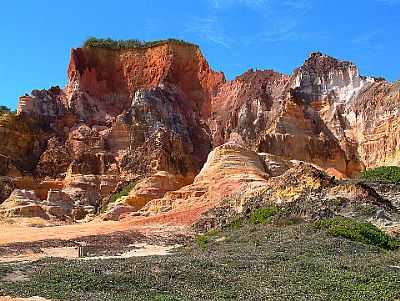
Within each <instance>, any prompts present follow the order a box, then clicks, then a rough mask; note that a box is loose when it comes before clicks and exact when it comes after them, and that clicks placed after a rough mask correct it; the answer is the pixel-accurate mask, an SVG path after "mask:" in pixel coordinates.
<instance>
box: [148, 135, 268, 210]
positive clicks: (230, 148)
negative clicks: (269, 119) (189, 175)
mask: <svg viewBox="0 0 400 301" xmlns="http://www.w3.org/2000/svg"><path fill="white" fill-rule="evenodd" d="M268 177H269V175H268V174H267V173H266V172H265V169H264V164H263V162H262V160H261V159H260V157H259V156H258V155H257V154H256V153H255V152H253V151H251V150H249V149H247V148H245V147H243V146H242V145H240V144H237V143H226V144H224V145H221V146H219V147H217V148H215V149H214V150H213V151H212V152H211V153H210V154H209V156H208V159H207V162H206V164H205V165H204V167H203V168H202V170H201V172H200V173H199V174H198V175H197V176H196V178H195V179H194V182H193V184H191V185H188V186H185V187H183V188H181V189H179V190H176V191H171V192H167V193H166V194H165V196H164V197H163V198H161V199H155V200H152V201H151V202H149V203H148V204H147V205H146V206H145V207H144V208H143V209H142V210H141V211H142V213H143V214H144V215H148V214H155V213H161V212H166V211H169V210H173V209H177V208H182V207H188V206H189V207H190V206H193V207H196V206H204V208H207V207H208V208H210V207H212V206H214V205H215V204H217V203H219V202H221V201H222V200H224V199H225V198H228V197H230V196H232V195H235V194H238V193H240V192H242V191H243V190H245V189H253V188H255V187H258V186H261V185H263V184H264V183H265V182H266V179H267V178H268ZM204 208H203V209H204ZM196 214H198V212H197V213H196Z"/></svg>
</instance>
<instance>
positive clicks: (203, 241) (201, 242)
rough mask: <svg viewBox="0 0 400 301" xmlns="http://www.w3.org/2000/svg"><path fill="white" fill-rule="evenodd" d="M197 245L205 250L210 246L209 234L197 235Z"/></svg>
mask: <svg viewBox="0 0 400 301" xmlns="http://www.w3.org/2000/svg"><path fill="white" fill-rule="evenodd" d="M196 245H197V246H198V247H199V248H200V249H202V250H205V249H207V246H208V237H207V235H202V234H201V235H197V236H196Z"/></svg>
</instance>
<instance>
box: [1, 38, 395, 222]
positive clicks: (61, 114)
mask: <svg viewBox="0 0 400 301" xmlns="http://www.w3.org/2000/svg"><path fill="white" fill-rule="evenodd" d="M399 103H400V85H399V83H394V84H391V83H389V82H387V81H385V80H383V79H377V78H370V77H364V76H361V75H360V73H359V70H358V68H357V67H356V66H355V65H354V64H352V63H350V62H346V61H340V60H337V59H335V58H332V57H329V56H327V55H324V54H321V53H318V52H317V53H312V54H311V55H310V56H309V58H308V59H307V60H306V61H305V62H304V64H303V65H302V66H300V67H299V68H297V69H296V70H294V72H293V74H291V75H285V74H281V73H278V72H275V71H272V70H255V71H254V70H249V71H247V72H245V73H244V74H243V75H240V76H238V77H237V78H236V79H234V80H232V81H226V80H225V77H224V75H223V73H220V72H215V71H213V70H212V69H211V68H210V66H209V65H208V63H207V61H206V59H205V58H204V56H203V55H202V53H201V51H200V49H199V48H198V47H197V46H195V45H192V44H188V43H177V42H174V41H166V42H161V43H157V44H151V45H149V46H148V47H147V46H146V47H139V48H132V49H119V50H116V49H103V48H93V47H83V48H77V49H72V51H71V59H70V64H69V67H68V83H67V85H66V87H65V88H63V89H62V88H59V87H53V88H50V89H49V90H34V91H32V93H31V94H30V95H25V96H22V97H21V98H20V101H19V105H18V110H17V114H16V115H13V114H6V115H1V116H0V139H1V140H2V144H1V145H0V176H1V177H2V181H1V182H0V185H1V187H0V197H1V198H0V202H2V201H4V200H6V199H9V198H10V197H11V196H13V194H12V190H13V189H19V190H18V191H33V192H32V193H34V195H35V196H36V198H37V199H36V198H33V199H32V200H31V201H32V202H31V203H32V204H34V205H35V206H39V207H40V206H50V205H43V204H42V202H45V201H46V200H48V198H50V199H51V200H52V202H53V203H54V202H56V203H57V202H58V201H57V198H58V199H59V201H60V202H61V203H63V202H65V203H66V204H67V203H68V202H69V201H68V200H71V201H72V203H73V206H72V207H71V208H72V209H71V210H70V211H71V212H70V211H68V212H67V213H66V214H61V213H60V212H58V211H57V210H58V209H54V210H55V211H52V213H49V211H48V210H47V209H43V208H42V207H41V208H42V209H43V211H44V214H45V215H47V216H51V217H53V216H56V217H57V216H58V217H60V218H61V216H69V217H71V219H76V217H77V216H85V215H90V214H93V213H97V212H98V211H99V209H100V207H102V206H103V205H104V204H105V203H107V200H108V199H109V197H110V195H111V194H112V193H113V192H114V191H115V190H116V188H117V187H118V185H121V183H125V182H127V181H128V182H129V181H131V180H132V179H135V181H137V184H136V185H135V186H134V188H133V189H132V190H131V191H130V192H129V194H128V195H127V196H125V198H124V199H121V200H118V202H117V203H116V204H115V206H114V205H113V206H111V207H110V208H109V209H110V210H114V211H113V212H114V213H115V214H112V215H110V219H117V218H118V216H119V215H120V214H125V213H128V212H131V211H138V210H141V209H142V210H141V211H140V212H142V213H143V214H153V213H157V212H163V211H165V210H171V209H174V208H177V207H178V206H179V204H182V205H183V206H189V205H190V204H194V203H196V202H199V203H201V204H204V206H205V207H207V206H209V204H216V203H218V202H220V201H221V200H222V199H224V198H226V197H229V196H230V195H231V194H235V193H236V192H239V191H241V190H242V189H245V188H244V187H250V188H251V189H253V188H252V185H255V186H257V185H258V184H260V185H263V184H262V183H264V182H265V180H266V179H267V178H268V177H270V176H272V177H278V176H280V175H282V174H283V173H284V172H285V171H286V170H287V169H288V168H291V167H293V166H294V165H293V164H295V163H294V162H295V161H296V160H297V161H304V162H308V163H311V164H313V165H314V166H316V167H318V169H321V170H324V171H327V172H328V173H330V174H332V175H335V176H336V177H352V176H355V175H356V174H357V173H359V172H360V171H362V170H364V169H365V168H371V167H375V166H378V165H383V164H397V163H398V161H399V160H400V155H399V154H400V152H399V151H400V142H399V141H400V137H399V135H400V134H399V133H400V132H399V130H398V120H399V114H400V112H399V111H398V106H399ZM257 154H260V155H257ZM207 158H208V160H207ZM293 160H294V161H293ZM206 162H207V163H206ZM205 163H206V165H204V164H205ZM3 179H4V180H3ZM246 189H247V188H246ZM53 191H59V192H60V193H59V194H58V193H54V192H53ZM10 194H11V196H10ZM25 194H26V193H25ZM25 194H24V197H20V195H21V193H20V194H18V193H17V194H16V195H14V196H13V197H12V198H13V199H14V200H15V199H29V198H28V196H26V197H25ZM18 202H19V201H18ZM18 202H14V201H11V202H10V201H6V202H5V204H6V205H4V206H7V208H8V209H7V210H9V209H10V208H11V207H10V206H11V205H10V204H15V206H16V207H20V206H22V205H18V204H19V203H18ZM17 203H18V204H17ZM7 204H8V205H7ZM24 206H25V205H24ZM190 206H191V205H190ZM50 207H51V206H50ZM61 207H62V206H61ZM116 208H117V209H116ZM38 210H39V209H38ZM73 210H77V212H74V213H73V212H72V211H73ZM39 211H40V210H39ZM39 211H38V212H39ZM56 211H57V212H58V213H57V214H56V213H55V212H56ZM78 211H79V212H78ZM21 212H25V211H21ZM53 213H54V214H53ZM29 214H30V213H29ZM45 215H43V216H45Z"/></svg>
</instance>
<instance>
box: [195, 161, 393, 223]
mask: <svg viewBox="0 0 400 301" xmlns="http://www.w3.org/2000/svg"><path fill="white" fill-rule="evenodd" d="M271 206H273V207H279V208H281V210H282V211H281V213H280V218H281V219H282V220H284V219H287V220H292V221H295V220H298V221H299V220H301V221H306V222H310V221H315V220H318V219H322V218H329V217H334V216H337V215H339V216H346V217H355V218H359V219H363V220H368V221H371V222H373V223H374V224H376V225H377V226H379V227H381V228H383V229H386V228H388V227H390V226H391V225H393V223H395V222H398V221H399V218H400V216H399V213H398V211H397V210H396V209H395V207H394V206H393V204H392V203H391V202H390V201H388V200H385V199H383V198H382V197H381V196H380V195H378V194H377V193H376V192H375V190H373V189H372V188H370V187H369V186H367V185H364V184H359V183H351V182H340V181H336V180H335V179H334V178H332V177H330V176H328V175H327V174H325V173H324V172H323V171H321V170H318V169H316V168H314V167H313V166H311V165H310V164H307V163H298V164H294V165H293V167H292V168H290V169H288V170H287V171H286V172H285V173H283V174H282V175H280V176H277V177H271V178H270V179H268V180H267V181H265V183H264V185H262V186H260V187H258V188H254V189H248V190H245V191H243V193H242V194H240V195H236V196H233V197H231V198H227V199H225V200H224V201H223V202H220V203H219V204H218V205H216V206H215V207H213V208H211V209H210V210H208V211H206V212H204V213H203V214H202V216H201V217H200V218H199V219H198V221H197V222H196V224H195V227H197V228H198V229H201V230H203V231H204V230H208V229H210V228H215V227H221V226H225V225H227V224H229V223H231V222H232V221H234V220H237V219H238V218H243V217H248V214H249V213H250V212H254V210H256V209H258V208H265V207H271ZM388 229H389V228H388Z"/></svg>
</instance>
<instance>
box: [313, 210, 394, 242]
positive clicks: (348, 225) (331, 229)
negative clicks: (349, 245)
mask: <svg viewBox="0 0 400 301" xmlns="http://www.w3.org/2000/svg"><path fill="white" fill-rule="evenodd" d="M314 227H315V228H316V229H326V230H327V231H328V233H329V234H330V235H333V236H336V237H344V238H347V239H350V240H353V241H358V242H362V243H366V244H370V245H374V246H378V247H381V248H384V249H388V250H395V249H397V248H398V247H399V246H400V242H399V241H398V240H396V239H393V238H391V237H389V236H388V235H387V234H386V233H384V232H383V231H382V230H380V229H379V228H378V227H376V226H374V225H373V224H371V223H368V222H360V221H357V220H355V219H351V218H345V217H334V218H329V219H324V220H320V221H316V222H315V223H314Z"/></svg>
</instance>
